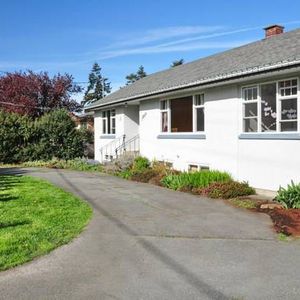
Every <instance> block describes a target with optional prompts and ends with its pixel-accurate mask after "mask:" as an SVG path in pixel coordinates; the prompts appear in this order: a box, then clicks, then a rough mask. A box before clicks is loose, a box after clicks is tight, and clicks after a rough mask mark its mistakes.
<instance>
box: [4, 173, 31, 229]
mask: <svg viewBox="0 0 300 300" xmlns="http://www.w3.org/2000/svg"><path fill="white" fill-rule="evenodd" d="M24 173H26V171H24V170H19V169H12V168H5V169H1V170H0V203H1V202H9V201H12V200H18V199H19V198H18V197H15V196H12V195H11V194H10V193H9V191H10V190H11V189H12V188H14V187H15V186H17V185H18V184H19V181H18V179H17V175H22V174H24ZM28 224H31V221H29V220H8V221H3V220H0V229H5V228H13V227H17V226H23V225H28Z"/></svg>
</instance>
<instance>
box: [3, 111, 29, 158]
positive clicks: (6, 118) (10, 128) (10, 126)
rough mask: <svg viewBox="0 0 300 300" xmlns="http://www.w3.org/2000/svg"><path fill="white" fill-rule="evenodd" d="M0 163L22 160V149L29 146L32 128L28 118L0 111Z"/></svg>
mask: <svg viewBox="0 0 300 300" xmlns="http://www.w3.org/2000/svg"><path fill="white" fill-rule="evenodd" d="M0 124H1V125H0V162H3V163H15V162H18V161H20V160H21V159H22V152H24V148H26V147H27V146H28V145H31V142H32V135H33V126H32V121H31V119H30V118H28V117H26V116H20V115H18V114H14V113H4V112H3V111H0Z"/></svg>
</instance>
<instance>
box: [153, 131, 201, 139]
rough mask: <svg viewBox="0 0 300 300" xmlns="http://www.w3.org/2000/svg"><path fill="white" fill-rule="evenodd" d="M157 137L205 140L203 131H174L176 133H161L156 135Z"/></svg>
mask: <svg viewBox="0 0 300 300" xmlns="http://www.w3.org/2000/svg"><path fill="white" fill-rule="evenodd" d="M157 138H158V139H166V140H177V139H179V140H205V139H206V135H205V133H193V132H191V133H188V132H187V133H184V132H180V133H178V132H176V133H161V134H159V135H158V136H157Z"/></svg>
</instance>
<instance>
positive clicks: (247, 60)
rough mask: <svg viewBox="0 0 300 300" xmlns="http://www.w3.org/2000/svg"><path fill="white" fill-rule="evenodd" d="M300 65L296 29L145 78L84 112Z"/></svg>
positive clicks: (95, 103) (299, 44) (299, 39)
mask: <svg viewBox="0 0 300 300" xmlns="http://www.w3.org/2000/svg"><path fill="white" fill-rule="evenodd" d="M299 64H300V29H296V30H293V31H289V32H287V33H282V34H279V35H276V36H272V37H270V38H266V39H263V40H260V41H256V42H253V43H250V44H247V45H244V46H241V47H238V48H234V49H231V50H228V51H225V52H222V53H219V54H215V55H211V56H208V57H206V58H201V59H198V60H196V61H193V62H190V63H186V64H183V65H180V66H177V67H174V68H170V69H167V70H165V71H161V72H157V73H154V74H151V75H148V76H147V77H145V78H142V79H140V80H138V81H136V82H135V83H132V84H130V85H128V86H126V87H123V88H120V89H119V90H118V91H116V92H114V93H112V94H110V95H108V96H106V97H105V98H103V99H101V100H99V101H96V102H94V103H93V104H91V105H90V106H89V107H87V108H86V109H87V110H93V108H96V107H101V106H105V105H109V104H113V103H118V102H126V101H130V100H134V99H138V98H142V97H147V96H151V95H157V94H159V93H164V92H169V91H172V90H176V89H180V88H188V87H191V86H197V85H201V84H207V83H212V82H214V81H220V80H226V79H229V78H234V77H238V76H242V75H250V74H253V73H258V72H265V71H268V70H274V69H277V68H282V67H286V66H292V65H299Z"/></svg>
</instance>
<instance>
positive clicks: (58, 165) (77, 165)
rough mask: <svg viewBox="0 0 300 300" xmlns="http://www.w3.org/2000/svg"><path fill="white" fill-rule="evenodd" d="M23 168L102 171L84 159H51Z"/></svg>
mask: <svg viewBox="0 0 300 300" xmlns="http://www.w3.org/2000/svg"><path fill="white" fill-rule="evenodd" d="M22 166H24V167H46V168H54V169H71V170H78V171H102V165H100V164H94V163H89V162H88V161H87V160H85V159H79V158H77V159H74V160H59V159H56V158H54V159H52V160H49V161H42V160H37V161H30V162H24V163H23V164H22Z"/></svg>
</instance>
